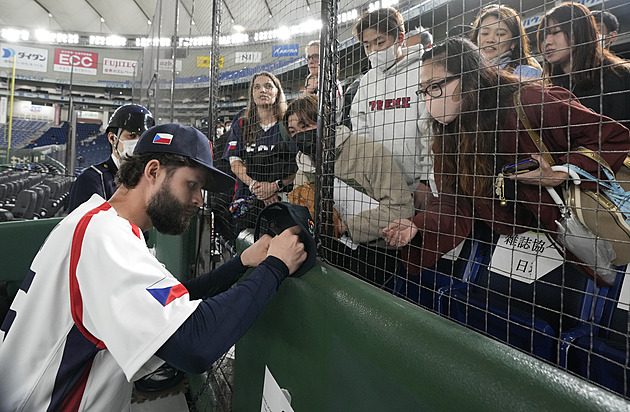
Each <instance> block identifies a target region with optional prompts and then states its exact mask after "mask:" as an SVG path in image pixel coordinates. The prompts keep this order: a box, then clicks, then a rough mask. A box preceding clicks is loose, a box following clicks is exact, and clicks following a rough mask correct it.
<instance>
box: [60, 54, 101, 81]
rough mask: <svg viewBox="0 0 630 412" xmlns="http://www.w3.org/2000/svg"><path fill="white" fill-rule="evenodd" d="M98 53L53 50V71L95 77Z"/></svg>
mask: <svg viewBox="0 0 630 412" xmlns="http://www.w3.org/2000/svg"><path fill="white" fill-rule="evenodd" d="M97 66H98V53H92V52H87V51H78V50H68V49H55V64H54V70H55V71H57V72H66V73H70V72H74V73H80V74H91V75H94V76H95V75H96V68H97Z"/></svg>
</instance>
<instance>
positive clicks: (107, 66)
mask: <svg viewBox="0 0 630 412" xmlns="http://www.w3.org/2000/svg"><path fill="white" fill-rule="evenodd" d="M137 65H138V63H137V62H136V61H135V60H121V59H110V58H108V57H103V74H114V75H116V76H132V77H133V76H134V75H135V74H136V66H137Z"/></svg>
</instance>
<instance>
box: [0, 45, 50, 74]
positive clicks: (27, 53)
mask: <svg viewBox="0 0 630 412" xmlns="http://www.w3.org/2000/svg"><path fill="white" fill-rule="evenodd" d="M14 58H15V68H16V69H18V70H32V71H34V72H44V73H45V72H46V70H47V68H48V50H46V49H36V48H33V47H26V46H21V45H17V44H6V43H2V44H0V67H11V68H12V67H13V59H14Z"/></svg>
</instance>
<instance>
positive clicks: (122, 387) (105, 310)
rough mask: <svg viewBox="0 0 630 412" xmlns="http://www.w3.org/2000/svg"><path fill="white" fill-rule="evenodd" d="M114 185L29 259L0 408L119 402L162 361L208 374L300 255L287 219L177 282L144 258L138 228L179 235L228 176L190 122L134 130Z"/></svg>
mask: <svg viewBox="0 0 630 412" xmlns="http://www.w3.org/2000/svg"><path fill="white" fill-rule="evenodd" d="M117 181H118V184H119V188H118V189H117V190H116V192H115V193H114V195H113V196H112V197H111V198H110V199H109V200H105V199H104V198H102V197H101V196H100V195H98V194H94V195H92V197H91V198H90V199H89V200H88V201H87V202H85V203H83V204H82V205H80V206H79V207H78V208H76V209H75V210H74V211H73V212H72V213H70V214H69V215H68V216H67V217H66V218H65V219H64V220H63V221H61V222H60V223H59V224H58V225H57V227H55V229H54V230H53V231H52V232H51V234H50V235H49V237H48V239H46V241H45V242H44V244H43V245H42V247H41V249H40V250H39V252H38V253H37V255H36V256H35V258H34V260H33V262H32V264H31V267H30V273H29V275H28V276H27V278H26V279H25V281H24V283H23V284H22V286H21V289H20V291H19V292H18V294H17V296H16V298H15V300H14V301H13V304H12V306H11V309H10V311H9V314H8V315H7V317H6V318H5V321H4V323H3V324H2V326H1V327H0V410H2V411H5V410H7V411H9V410H10V411H44V410H89V411H121V410H129V408H130V402H131V391H132V383H131V382H133V381H134V380H136V379H138V378H139V377H142V376H145V375H146V374H147V373H150V372H152V371H154V370H155V369H157V368H158V367H159V366H160V365H161V364H163V363H164V362H167V363H168V364H170V365H172V366H174V367H176V368H178V369H180V370H183V371H185V372H190V373H201V372H204V371H206V370H208V369H209V368H210V367H211V365H212V363H213V362H214V361H215V360H216V359H217V358H218V357H219V356H221V354H223V353H224V352H226V351H227V350H228V349H229V348H230V347H231V346H232V345H233V344H234V343H235V342H236V341H237V340H238V339H239V338H240V337H241V336H242V335H243V334H244V333H245V332H246V331H247V329H248V328H249V327H250V326H251V325H252V323H253V322H254V321H255V319H256V318H257V316H258V315H259V314H260V313H261V311H262V310H263V308H264V307H265V305H267V303H268V302H269V301H270V300H271V298H272V297H273V296H274V295H275V293H276V291H277V290H278V287H279V286H280V283H281V282H282V281H283V280H284V279H285V278H286V277H287V276H289V275H290V274H292V273H294V272H296V271H297V270H298V268H299V267H300V266H301V264H302V262H304V261H305V260H306V258H307V252H306V251H305V249H304V245H303V244H302V243H301V242H300V240H299V235H298V233H299V231H300V230H301V229H300V228H299V226H294V227H291V228H288V229H286V230H284V231H283V232H281V233H280V234H278V235H277V236H275V237H274V238H271V237H270V236H269V235H264V236H262V237H261V238H260V239H259V240H258V241H257V242H255V243H254V244H253V245H252V246H250V247H249V248H248V249H247V250H245V251H244V252H243V253H242V254H240V255H238V256H236V257H235V258H233V259H232V260H230V261H228V262H226V263H225V264H224V265H222V266H220V267H219V268H217V269H216V270H214V271H212V272H210V273H207V274H204V275H201V276H199V277H197V278H193V279H190V280H188V281H185V282H183V283H181V282H179V281H178V280H177V279H175V277H173V275H171V274H170V273H169V272H168V270H167V269H166V268H165V267H164V266H163V265H162V264H160V262H159V261H157V260H156V258H155V257H154V256H153V255H152V254H151V253H150V251H149V249H148V248H147V246H146V244H145V241H144V237H143V232H144V231H147V230H149V229H151V228H152V227H155V228H156V229H157V230H158V231H160V232H161V233H165V234H179V233H182V232H184V231H185V230H186V229H187V227H188V224H189V222H190V217H191V216H192V215H194V214H195V213H196V210H197V208H199V207H200V206H201V205H202V203H203V193H202V189H206V190H211V191H221V190H224V189H226V188H228V187H230V186H231V185H233V184H234V183H233V179H232V178H230V177H229V176H227V175H226V174H224V173H222V172H220V171H219V170H217V169H215V168H214V166H213V160H212V153H211V149H210V144H209V142H208V139H207V138H206V137H205V136H204V135H203V134H202V133H201V132H200V131H198V130H197V129H195V128H193V127H185V126H182V125H179V124H164V125H159V126H155V127H153V128H151V129H149V130H147V131H146V132H144V133H143V134H142V136H141V137H140V139H139V141H138V143H137V145H136V147H135V149H134V154H133V156H130V157H129V158H128V159H127V160H126V161H125V162H123V163H122V164H121V167H120V170H119V171H118V175H117ZM253 266H257V268H256V269H254V270H253V271H252V272H251V273H250V274H249V275H248V276H247V277H246V278H245V279H244V280H243V281H242V282H240V283H239V284H237V285H236V286H234V287H231V286H232V285H233V284H234V283H235V282H236V281H237V280H238V279H239V277H240V276H241V275H242V274H243V273H244V272H245V270H246V268H247V267H253ZM215 292H220V293H218V294H217V295H215V296H213V297H209V296H211V295H212V294H213V293H215Z"/></svg>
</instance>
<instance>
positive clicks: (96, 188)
mask: <svg viewBox="0 0 630 412" xmlns="http://www.w3.org/2000/svg"><path fill="white" fill-rule="evenodd" d="M154 125H155V120H154V119H153V115H152V114H151V112H150V111H149V110H147V109H146V108H145V107H143V106H140V105H138V104H126V105H124V106H121V107H119V108H118V109H116V110H115V111H114V114H112V116H111V117H110V119H109V123H108V124H107V129H106V134H107V140H108V141H109V146H110V148H111V156H110V157H109V158H108V159H107V160H105V161H104V162H102V163H99V164H96V165H92V166H90V167H88V168H87V169H85V170H84V171H83V173H81V175H79V177H77V180H75V182H74V184H73V185H72V190H71V191H70V204H69V206H68V212H72V211H73V210H74V209H76V208H77V207H78V206H79V205H80V204H82V203H84V202H86V201H87V200H88V199H89V198H90V197H92V195H93V194H94V193H97V194H98V195H99V196H101V197H102V198H103V199H109V198H110V197H111V196H112V195H113V194H114V192H115V191H116V184H115V183H114V177H115V176H116V172H118V168H119V167H120V162H121V161H122V160H123V158H124V156H126V155H131V154H133V149H134V148H135V146H136V143H137V141H138V138H139V137H140V135H141V134H142V133H143V132H144V131H146V130H147V129H149V128H151V127H153V126H154Z"/></svg>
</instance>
